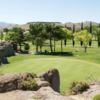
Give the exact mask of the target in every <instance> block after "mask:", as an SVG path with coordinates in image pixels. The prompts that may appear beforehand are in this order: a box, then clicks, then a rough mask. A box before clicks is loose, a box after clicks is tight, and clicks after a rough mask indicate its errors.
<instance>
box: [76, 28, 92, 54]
mask: <svg viewBox="0 0 100 100" xmlns="http://www.w3.org/2000/svg"><path fill="white" fill-rule="evenodd" d="M74 36H75V38H76V39H77V40H79V41H83V46H84V50H85V53H86V52H87V46H88V43H89V41H90V40H92V35H91V33H89V32H88V31H87V30H82V31H79V32H76V33H75V34H74Z"/></svg>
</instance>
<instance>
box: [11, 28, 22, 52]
mask: <svg viewBox="0 0 100 100" xmlns="http://www.w3.org/2000/svg"><path fill="white" fill-rule="evenodd" d="M11 31H12V32H14V34H15V35H16V36H14V37H15V41H16V42H17V43H18V44H19V46H20V51H22V43H23V42H24V34H23V30H22V29H21V28H18V27H14V28H13V29H12V30H11Z"/></svg>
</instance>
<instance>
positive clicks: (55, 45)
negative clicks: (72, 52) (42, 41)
mask: <svg viewBox="0 0 100 100" xmlns="http://www.w3.org/2000/svg"><path fill="white" fill-rule="evenodd" d="M55 51H56V41H55V38H54V52H55Z"/></svg>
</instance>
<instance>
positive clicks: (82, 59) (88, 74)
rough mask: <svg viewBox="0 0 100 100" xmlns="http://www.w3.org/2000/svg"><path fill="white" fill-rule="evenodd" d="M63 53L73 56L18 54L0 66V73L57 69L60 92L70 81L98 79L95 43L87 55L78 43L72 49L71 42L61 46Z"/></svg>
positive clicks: (99, 59) (98, 53)
mask: <svg viewBox="0 0 100 100" xmlns="http://www.w3.org/2000/svg"><path fill="white" fill-rule="evenodd" d="M30 45H31V43H30ZM45 49H46V50H48V51H49V46H48V45H47V44H46V45H45V46H44V47H43V50H45ZM31 51H33V52H34V51H35V46H32V45H31ZM56 51H60V41H59V42H57V43H56ZM63 51H64V52H72V53H73V56H60V55H59V56H47V55H33V54H23V55H21V54H18V55H16V56H14V57H9V58H8V60H9V62H10V64H7V65H3V66H1V68H0V73H15V72H34V73H37V74H40V73H42V72H44V71H47V70H48V69H51V68H57V69H58V70H59V72H60V76H61V91H62V92H63V91H66V90H68V88H69V86H70V83H71V82H72V81H77V80H85V81H92V80H95V79H99V78H100V48H98V47H97V43H96V42H95V41H94V42H93V45H92V47H91V48H90V47H89V48H88V52H87V53H85V52H84V48H82V47H80V45H79V43H78V42H77V43H76V45H75V47H74V48H73V47H72V45H71V41H68V42H67V46H66V47H65V46H63Z"/></svg>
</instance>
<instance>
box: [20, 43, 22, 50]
mask: <svg viewBox="0 0 100 100" xmlns="http://www.w3.org/2000/svg"><path fill="white" fill-rule="evenodd" d="M19 47H20V51H22V45H21V43H19Z"/></svg>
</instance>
